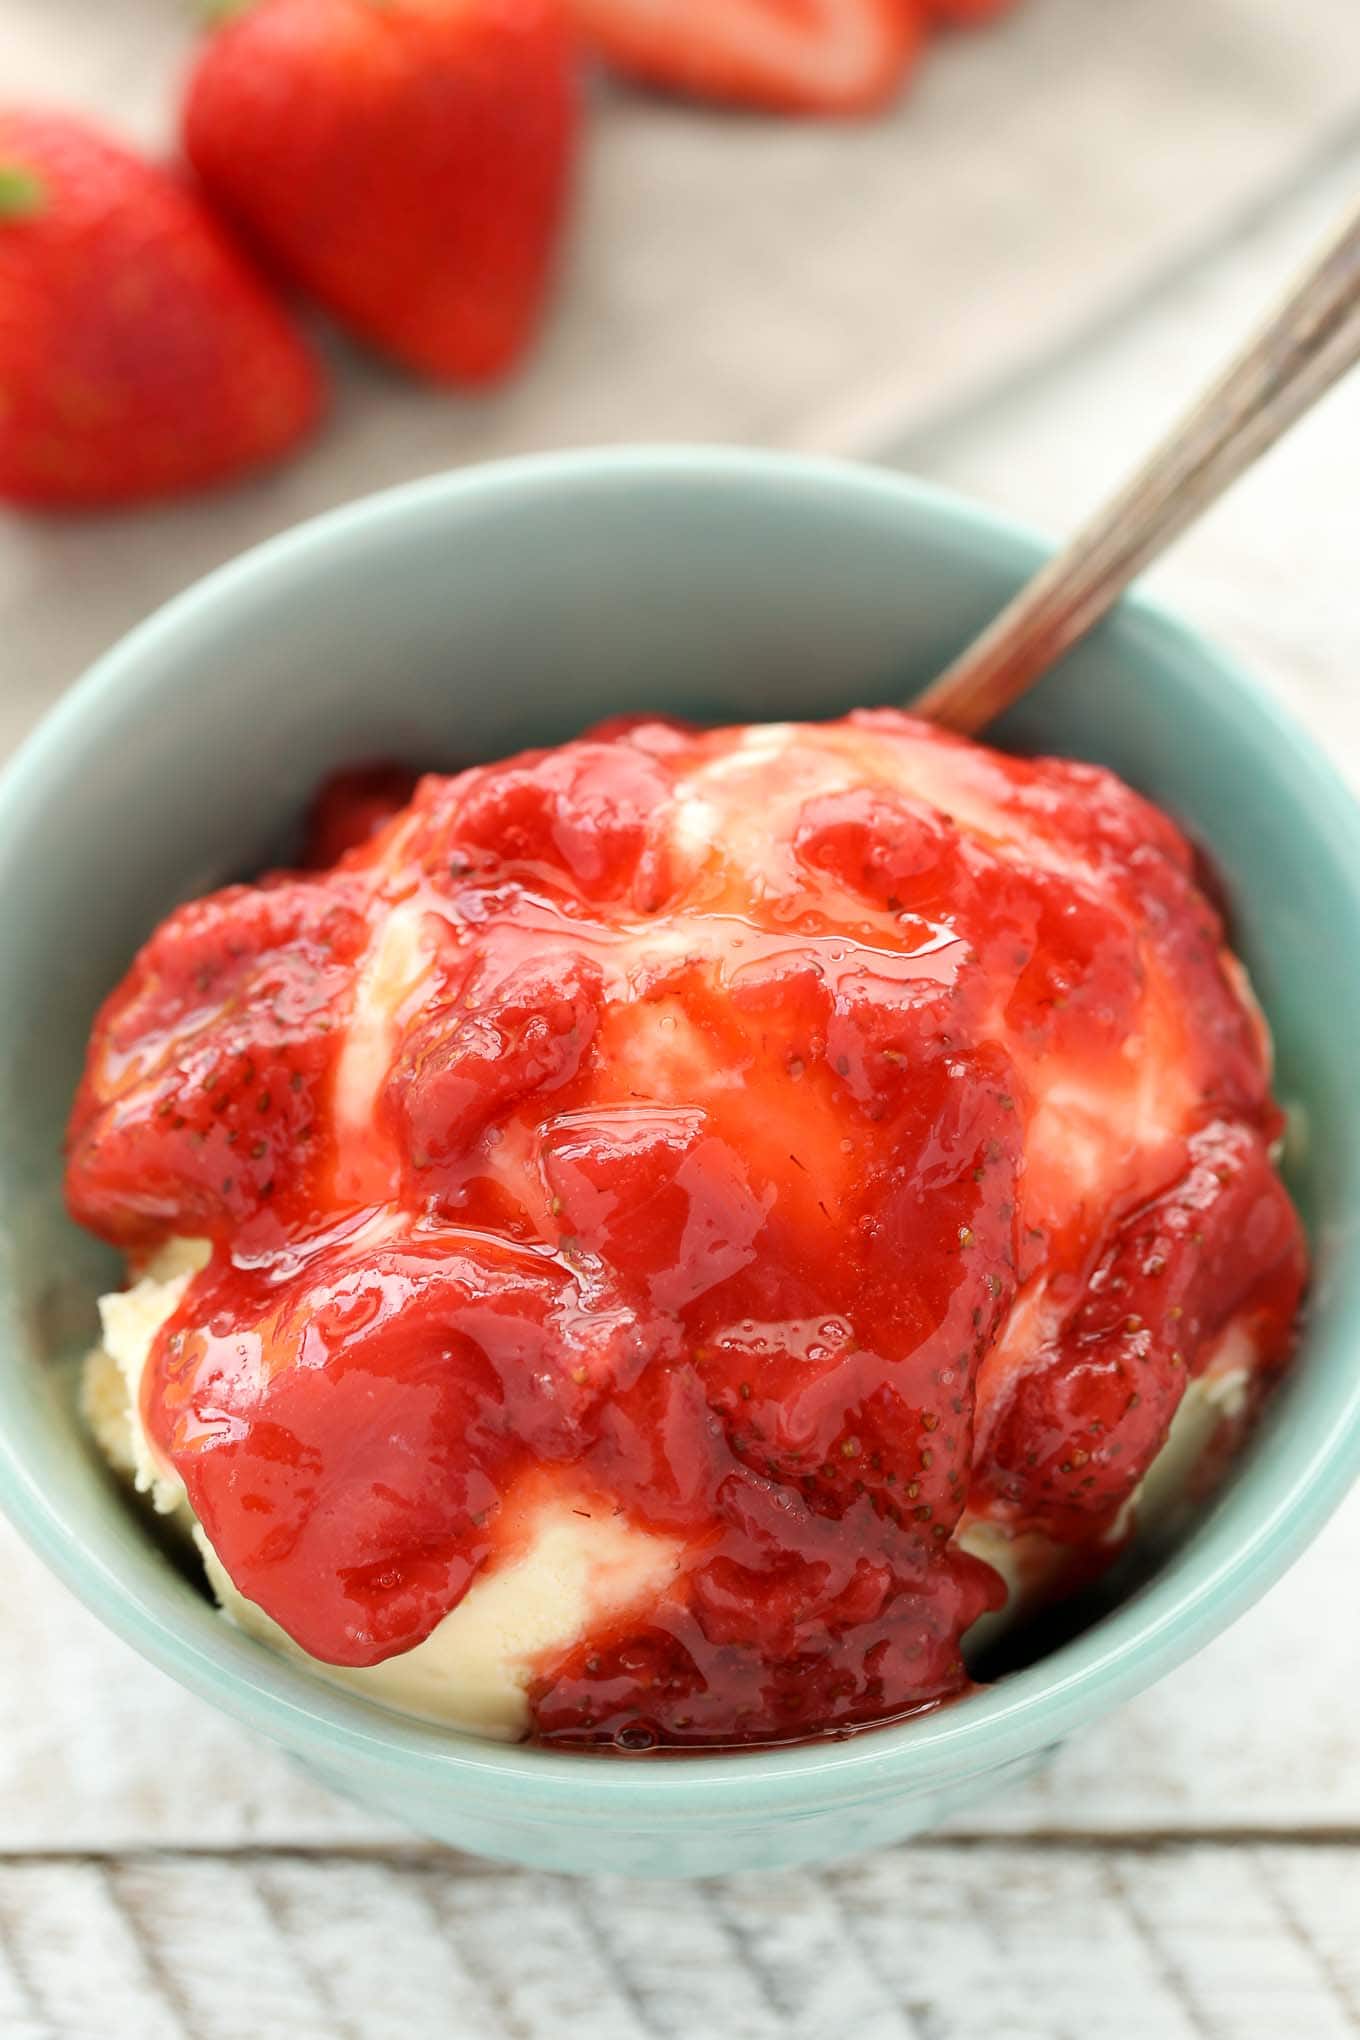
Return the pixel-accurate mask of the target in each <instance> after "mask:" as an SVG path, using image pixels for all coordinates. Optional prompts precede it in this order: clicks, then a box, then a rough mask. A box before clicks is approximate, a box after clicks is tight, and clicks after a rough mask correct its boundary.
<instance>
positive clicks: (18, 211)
mask: <svg viewBox="0 0 1360 2040" xmlns="http://www.w3.org/2000/svg"><path fill="white" fill-rule="evenodd" d="M46 201H47V192H46V189H45V187H44V185H43V181H42V179H41V178H40V177H37V176H35V175H34V173H33V172H32V171H31V170H28V169H25V167H24V165H23V164H22V163H0V220H27V219H32V217H33V215H34V214H35V213H39V212H41V211H42V209H43V206H44V204H45V203H46Z"/></svg>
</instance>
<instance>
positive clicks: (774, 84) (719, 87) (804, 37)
mask: <svg viewBox="0 0 1360 2040" xmlns="http://www.w3.org/2000/svg"><path fill="white" fill-rule="evenodd" d="M573 5H574V8H575V12H576V18H577V21H578V22H579V23H580V26H581V31H582V33H583V34H584V35H585V37H586V38H587V39H588V41H589V42H591V43H592V44H593V45H594V47H595V48H596V49H597V50H598V51H599V53H600V55H601V56H602V57H604V58H605V60H606V61H607V62H608V63H610V64H612V65H614V66H615V67H616V68H617V69H618V70H620V71H626V72H627V73H629V74H630V75H631V76H632V77H635V78H641V79H644V80H645V81H646V82H647V83H648V84H651V85H658V86H661V87H663V88H664V89H666V90H668V91H672V92H683V93H689V94H692V95H693V96H694V97H695V98H698V99H718V100H729V101H734V102H736V103H737V104H739V105H743V106H759V107H766V108H768V109H770V110H771V111H773V112H777V113H824V114H853V113H867V112H870V111H872V110H873V109H874V108H876V107H880V106H883V105H885V104H886V103H887V102H888V100H890V99H891V98H892V96H893V94H894V93H895V92H896V90H897V88H898V86H899V85H900V84H901V83H902V80H903V79H904V78H905V76H906V74H907V72H908V70H909V69H910V67H911V64H912V61H913V59H914V58H915V56H916V54H917V51H918V50H919V48H920V46H921V41H922V34H923V16H922V14H921V11H920V8H919V7H918V6H917V4H916V0H573Z"/></svg>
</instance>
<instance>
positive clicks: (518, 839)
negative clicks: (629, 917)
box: [413, 738, 672, 904]
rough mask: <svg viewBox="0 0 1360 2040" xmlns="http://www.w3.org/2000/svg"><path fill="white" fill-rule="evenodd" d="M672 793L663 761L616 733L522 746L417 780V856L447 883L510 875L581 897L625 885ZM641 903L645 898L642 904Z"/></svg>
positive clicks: (614, 893)
mask: <svg viewBox="0 0 1360 2040" xmlns="http://www.w3.org/2000/svg"><path fill="white" fill-rule="evenodd" d="M671 799H672V781H671V776H670V774H669V773H668V772H667V771H666V769H665V767H664V766H663V765H662V764H661V763H660V762H659V761H658V760H657V759H655V758H654V757H652V756H651V755H649V753H648V752H647V751H645V750H644V749H642V748H640V747H639V746H637V745H635V744H632V743H629V742H627V741H625V740H623V739H622V738H615V739H614V740H613V741H610V742H605V743H590V742H585V741H582V742H580V743H577V744H572V745H570V746H569V747H567V748H564V749H562V750H560V751H540V752H532V751H531V752H527V753H526V754H525V755H524V757H522V758H520V759H516V760H512V761H511V763H509V764H508V765H494V766H485V767H477V768H475V769H474V770H473V771H471V772H465V773H462V774H460V776H459V777H458V778H456V779H451V780H431V781H427V782H426V785H425V787H424V788H422V790H421V793H420V795H419V797H418V800H417V808H418V810H420V811H421V812H422V813H423V815H424V817H425V821H424V827H423V829H422V831H421V833H420V837H419V839H418V845H417V846H413V847H418V849H419V854H421V856H422V857H423V859H424V861H425V862H426V865H427V867H428V868H430V869H444V870H446V872H447V875H448V876H449V877H451V878H452V879H453V880H454V882H455V883H457V882H458V881H460V880H462V879H465V878H468V877H470V876H474V875H475V876H476V877H477V878H478V879H479V880H482V881H485V880H488V879H497V880H500V879H504V878H507V877H509V878H514V879H519V880H522V881H524V882H527V883H532V882H538V883H542V884H546V885H547V886H548V887H549V888H551V889H554V890H558V889H561V888H562V886H563V884H564V882H565V885H566V886H567V888H569V889H570V890H571V891H573V892H575V893H578V894H579V895H581V896H582V897H583V898H585V899H587V900H591V901H604V900H614V899H621V898H623V897H625V896H627V895H628V894H629V893H630V891H631V890H632V889H633V887H634V882H635V880H636V879H637V877H638V873H639V868H640V866H641V865H642V864H643V863H644V862H645V852H646V850H647V848H648V839H649V835H650V832H651V824H652V821H653V818H654V816H655V815H656V814H657V813H658V811H659V810H660V809H662V808H663V807H665V806H666V805H667V804H669V802H670V800H671ZM648 904H655V902H649V903H648Z"/></svg>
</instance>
